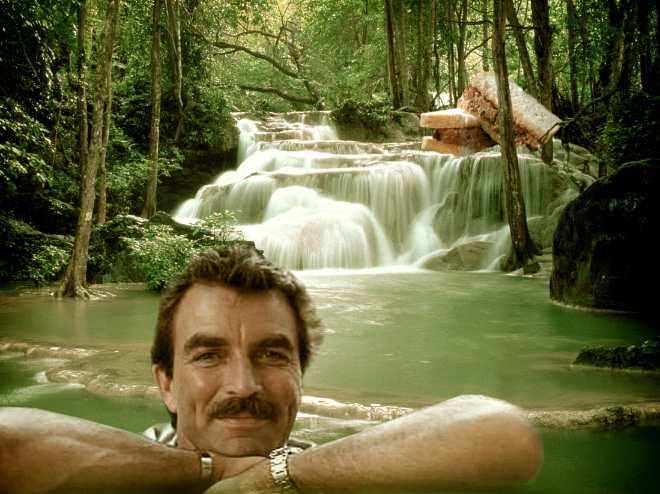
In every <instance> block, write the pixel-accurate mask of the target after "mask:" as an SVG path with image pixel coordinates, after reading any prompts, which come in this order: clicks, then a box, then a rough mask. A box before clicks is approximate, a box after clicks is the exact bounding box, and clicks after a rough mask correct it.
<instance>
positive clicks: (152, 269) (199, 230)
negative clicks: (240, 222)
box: [95, 211, 243, 290]
mask: <svg viewBox="0 0 660 494" xmlns="http://www.w3.org/2000/svg"><path fill="white" fill-rule="evenodd" d="M108 228H110V227H108ZM111 228H112V229H113V231H105V234H103V235H101V233H102V232H100V231H99V232H98V233H99V237H96V238H101V237H104V238H106V241H107V239H108V235H109V234H110V237H113V236H114V234H115V233H116V234H117V235H122V234H123V233H125V235H122V236H121V237H119V240H120V242H121V245H119V246H117V247H116V248H115V251H116V250H119V249H120V248H121V246H123V245H126V246H127V247H128V252H129V257H130V258H131V259H132V261H133V262H135V264H136V265H138V266H140V267H141V268H142V269H143V271H144V274H145V276H146V284H147V287H148V288H149V289H151V290H161V289H162V288H163V287H164V286H165V285H166V284H167V283H169V282H170V281H172V279H173V278H174V277H175V276H176V275H177V274H178V273H179V272H181V270H183V268H184V267H185V265H186V264H187V263H188V261H189V260H190V259H191V258H192V257H193V256H194V255H195V254H196V253H198V252H201V251H203V250H206V249H207V248H209V247H212V246H214V245H218V244H221V243H227V242H234V241H242V240H243V234H242V232H240V231H239V230H237V229H236V216H235V214H234V213H233V212H231V211H225V212H223V213H213V214H211V215H209V216H207V217H206V218H204V219H203V220H201V221H199V222H197V223H196V224H195V226H194V227H193V228H192V229H191V230H190V231H189V233H187V234H186V233H177V232H175V231H174V229H173V228H172V227H171V226H169V225H162V224H149V225H148V226H147V227H146V229H145V230H144V231H143V233H142V234H140V233H139V228H138V227H137V226H135V225H133V226H131V225H130V224H129V225H126V224H122V223H119V224H117V225H116V226H113V227H111ZM97 252H98V254H99V259H98V260H99V261H101V260H103V259H107V258H108V257H109V256H108V251H107V247H104V248H103V250H102V251H101V250H100V249H99V250H97ZM95 259H96V258H95Z"/></svg>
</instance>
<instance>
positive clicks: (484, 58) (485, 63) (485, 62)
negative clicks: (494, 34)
mask: <svg viewBox="0 0 660 494" xmlns="http://www.w3.org/2000/svg"><path fill="white" fill-rule="evenodd" d="M481 8H482V10H483V13H482V14H481V22H482V24H481V34H482V37H483V45H482V46H483V49H482V54H481V70H483V71H484V72H489V71H490V64H489V58H490V55H489V54H488V38H489V37H490V31H489V29H488V24H489V22H488V0H483V3H482V4H481Z"/></svg>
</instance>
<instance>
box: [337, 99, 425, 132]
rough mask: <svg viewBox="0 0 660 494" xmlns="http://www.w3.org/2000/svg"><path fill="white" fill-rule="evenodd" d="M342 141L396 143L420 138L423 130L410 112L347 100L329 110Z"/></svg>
mask: <svg viewBox="0 0 660 494" xmlns="http://www.w3.org/2000/svg"><path fill="white" fill-rule="evenodd" d="M330 119H331V120H332V121H333V122H334V124H335V127H336V129H337V134H338V135H339V138H340V139H342V140H349V141H350V140H356V141H363V142H376V143H377V142H395V141H410V140H419V139H420V137H421V135H422V132H421V130H420V127H419V117H418V116H417V114H416V113H410V112H408V111H390V110H388V109H387V107H386V106H385V105H382V104H378V103H357V102H355V101H351V100H348V101H346V102H345V103H344V104H343V105H342V106H341V107H340V108H337V109H335V110H332V111H331V112H330Z"/></svg>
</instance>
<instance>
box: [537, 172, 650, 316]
mask: <svg viewBox="0 0 660 494" xmlns="http://www.w3.org/2000/svg"><path fill="white" fill-rule="evenodd" d="M659 186H660V160H658V159H651V160H646V161H640V162H635V163H629V164H627V165H624V166H622V167H621V168H619V169H618V170H617V171H616V172H615V173H614V174H612V175H611V176H608V177H605V178H602V179H600V180H598V181H597V182H596V183H594V184H593V185H591V186H590V187H589V188H587V190H585V191H584V192H583V193H582V194H581V195H580V196H579V197H577V198H576V199H575V200H574V201H573V202H571V203H570V204H568V205H567V206H566V208H565V209H564V211H563V213H562V215H561V218H560V220H559V224H558V226H557V230H556V233H555V236H554V239H553V254H554V265H553V272H552V276H551V279H550V297H551V299H553V300H555V301H557V302H560V303H563V304H567V305H574V306H580V307H587V308H593V309H605V310H617V311H632V312H646V311H651V310H654V309H655V307H656V305H657V302H656V299H657V297H656V292H655V291H654V290H652V289H649V282H650V281H651V280H656V279H657V278H658V275H659V274H660V272H659V268H658V264H657V263H653V262H651V263H649V261H648V257H647V253H648V252H649V251H650V250H651V249H653V248H654V246H655V245H657V244H658V236H659V232H660V217H659V214H658V211H660V201H659V200H658V193H657V191H658V187H659Z"/></svg>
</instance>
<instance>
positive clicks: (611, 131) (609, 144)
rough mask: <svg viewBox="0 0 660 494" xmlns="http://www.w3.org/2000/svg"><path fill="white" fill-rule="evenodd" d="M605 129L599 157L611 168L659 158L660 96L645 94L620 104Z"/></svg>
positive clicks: (637, 94) (641, 93) (612, 111)
mask: <svg viewBox="0 0 660 494" xmlns="http://www.w3.org/2000/svg"><path fill="white" fill-rule="evenodd" d="M611 114H612V117H611V118H609V119H608V120H607V122H605V124H604V125H603V126H602V127H601V130H600V135H599V136H598V138H597V142H596V144H597V151H596V152H597V154H598V155H599V156H600V158H601V159H603V160H604V161H605V162H606V163H607V165H608V166H610V167H612V168H617V167H619V166H620V165H622V164H624V163H629V162H632V161H639V160H643V159H646V158H652V157H655V156H657V149H660V133H658V129H659V128H660V96H653V95H650V94H647V93H643V92H641V91H639V92H636V93H633V94H632V96H631V97H630V98H628V99H625V100H623V101H621V102H619V103H618V104H616V105H615V106H614V107H613V108H612V110H611Z"/></svg>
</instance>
